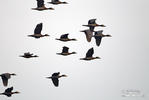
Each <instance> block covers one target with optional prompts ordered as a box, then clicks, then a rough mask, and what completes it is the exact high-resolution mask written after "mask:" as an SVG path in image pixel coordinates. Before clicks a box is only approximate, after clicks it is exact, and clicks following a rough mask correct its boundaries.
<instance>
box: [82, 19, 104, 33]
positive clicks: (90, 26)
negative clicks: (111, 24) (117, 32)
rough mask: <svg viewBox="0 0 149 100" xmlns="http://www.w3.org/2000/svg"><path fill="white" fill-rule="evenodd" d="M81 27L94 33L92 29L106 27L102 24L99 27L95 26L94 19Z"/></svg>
mask: <svg viewBox="0 0 149 100" xmlns="http://www.w3.org/2000/svg"><path fill="white" fill-rule="evenodd" d="M83 26H87V27H89V28H90V30H91V31H94V28H95V27H97V26H100V27H106V26H105V25H103V24H101V25H99V24H97V23H96V19H90V20H89V21H88V25H83Z"/></svg>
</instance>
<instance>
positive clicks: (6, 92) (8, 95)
mask: <svg viewBox="0 0 149 100" xmlns="http://www.w3.org/2000/svg"><path fill="white" fill-rule="evenodd" d="M12 90H13V87H10V88H7V89H6V90H5V91H4V92H3V93H0V95H6V96H7V97H11V96H12V95H13V94H18V93H20V92H18V91H16V92H12Z"/></svg>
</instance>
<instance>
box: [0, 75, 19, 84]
mask: <svg viewBox="0 0 149 100" xmlns="http://www.w3.org/2000/svg"><path fill="white" fill-rule="evenodd" d="M0 76H1V78H2V81H3V85H4V86H7V85H8V79H10V78H11V76H16V74H15V73H12V74H10V73H3V74H1V75H0Z"/></svg>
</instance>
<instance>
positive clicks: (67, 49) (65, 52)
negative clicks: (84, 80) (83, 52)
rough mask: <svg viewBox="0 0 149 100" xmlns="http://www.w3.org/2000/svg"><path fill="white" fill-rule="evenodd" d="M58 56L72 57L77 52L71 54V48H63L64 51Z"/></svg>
mask: <svg viewBox="0 0 149 100" xmlns="http://www.w3.org/2000/svg"><path fill="white" fill-rule="evenodd" d="M57 54H58V55H63V56H68V55H71V54H76V52H71V53H70V52H69V48H68V47H66V46H64V47H63V50H62V52H61V53H57Z"/></svg>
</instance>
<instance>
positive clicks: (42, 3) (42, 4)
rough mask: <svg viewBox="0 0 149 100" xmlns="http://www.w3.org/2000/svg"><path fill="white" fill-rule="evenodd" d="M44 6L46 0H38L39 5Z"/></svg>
mask: <svg viewBox="0 0 149 100" xmlns="http://www.w3.org/2000/svg"><path fill="white" fill-rule="evenodd" d="M43 6H44V0H37V7H38V8H39V7H43Z"/></svg>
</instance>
